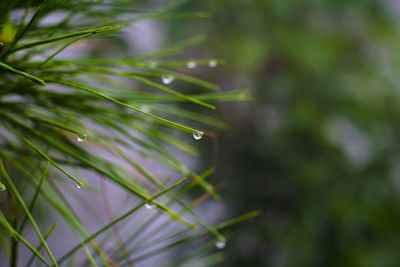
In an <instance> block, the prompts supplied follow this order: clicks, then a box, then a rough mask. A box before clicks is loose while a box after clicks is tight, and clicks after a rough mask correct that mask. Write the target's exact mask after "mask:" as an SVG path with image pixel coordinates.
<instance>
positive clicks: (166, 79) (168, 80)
mask: <svg viewBox="0 0 400 267" xmlns="http://www.w3.org/2000/svg"><path fill="white" fill-rule="evenodd" d="M161 80H162V82H163V83H164V84H170V83H172V82H173V81H174V76H172V75H165V76H162V77H161Z"/></svg>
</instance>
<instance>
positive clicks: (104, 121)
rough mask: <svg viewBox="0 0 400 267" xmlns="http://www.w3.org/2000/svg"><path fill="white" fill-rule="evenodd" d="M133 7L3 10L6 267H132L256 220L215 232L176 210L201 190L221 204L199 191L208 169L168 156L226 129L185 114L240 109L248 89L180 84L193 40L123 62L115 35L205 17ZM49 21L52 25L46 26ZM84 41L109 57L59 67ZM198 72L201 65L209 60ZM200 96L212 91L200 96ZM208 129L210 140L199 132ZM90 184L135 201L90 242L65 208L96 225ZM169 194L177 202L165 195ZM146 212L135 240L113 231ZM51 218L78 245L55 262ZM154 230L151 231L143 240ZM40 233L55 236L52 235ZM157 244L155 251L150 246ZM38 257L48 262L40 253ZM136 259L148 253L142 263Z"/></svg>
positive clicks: (17, 5)
mask: <svg viewBox="0 0 400 267" xmlns="http://www.w3.org/2000/svg"><path fill="white" fill-rule="evenodd" d="M137 2H138V1H121V0H114V1H100V0H99V1H95V0H74V1H60V0H44V1H15V0H3V1H1V3H0V12H1V13H2V16H1V17H0V29H1V30H0V171H1V172H0V173H1V175H0V181H1V183H0V188H2V189H5V188H7V189H6V190H3V191H1V192H0V203H1V209H0V223H1V225H2V227H1V228H0V237H1V238H0V245H1V248H2V249H3V252H4V253H5V254H6V255H7V256H8V258H9V262H10V266H18V265H19V264H20V263H24V264H25V263H26V264H27V266H30V265H31V264H32V262H33V261H34V259H35V257H37V258H38V260H40V261H42V262H43V263H44V264H46V265H53V266H58V265H59V264H62V263H65V262H69V264H70V265H72V266H78V265H82V266H88V264H91V265H94V266H98V265H101V266H111V265H113V266H115V264H117V263H121V264H127V265H129V266H133V265H134V264H135V263H137V262H140V261H143V260H145V259H148V258H151V257H153V256H155V255H158V254H159V253H161V252H164V251H166V250H168V249H171V248H175V247H176V246H178V245H182V244H184V243H187V242H189V241H192V240H195V239H198V238H200V237H203V236H207V235H210V234H211V235H212V236H214V237H215V238H216V239H217V240H219V241H221V240H224V237H223V235H222V234H221V230H223V229H224V228H226V227H228V226H230V225H232V224H235V223H237V222H240V221H242V220H243V219H248V218H252V217H254V216H256V215H258V213H259V212H250V213H248V214H245V215H243V216H241V217H238V218H237V219H233V220H231V221H228V222H225V223H221V224H218V225H216V226H212V225H210V224H208V223H207V222H206V221H205V220H204V219H203V218H202V217H200V216H199V215H197V213H196V212H195V211H194V208H195V206H197V205H198V204H199V203H201V201H195V202H194V203H192V204H187V203H186V202H187V201H184V200H183V199H184V198H186V196H185V195H186V194H187V193H188V192H189V191H190V190H191V189H193V188H194V187H197V186H199V187H201V188H203V190H205V191H206V192H205V196H206V197H208V196H214V197H216V198H217V197H218V195H217V194H216V192H215V189H214V186H213V185H211V184H210V183H209V182H208V181H207V180H206V178H207V177H208V176H209V175H211V174H212V170H207V171H206V172H205V173H204V174H203V175H198V174H196V172H194V171H193V170H191V169H190V168H189V167H187V166H186V165H185V164H184V163H183V162H181V160H180V159H179V158H177V157H176V156H175V154H174V153H173V152H171V147H172V148H174V149H176V150H181V151H183V152H184V153H189V154H192V155H197V154H198V151H197V149H196V147H195V146H193V142H195V141H194V140H193V139H191V138H190V137H191V135H192V133H193V134H194V133H196V134H197V135H199V136H201V135H203V134H204V136H205V138H211V137H212V136H213V133H212V127H214V129H215V128H222V127H225V124H224V123H222V122H221V121H219V120H217V119H215V118H213V117H212V116H211V117H210V116H209V115H204V114H198V113H197V112H193V111H189V110H187V109H188V108H191V107H192V106H194V105H198V106H199V107H201V109H203V110H204V111H205V110H213V109H215V104H217V103H219V102H227V101H237V100H246V99H248V98H249V95H248V91H247V90H238V91H231V92H220V91H219V88H218V86H216V85H214V84H212V83H209V82H207V81H205V80H202V79H200V78H195V77H192V76H190V75H187V74H184V69H185V66H186V64H187V62H186V61H185V60H177V59H176V58H174V57H175V56H176V55H178V54H180V53H181V52H182V51H183V50H184V49H185V48H186V47H187V46H189V45H192V44H193V43H196V42H198V41H199V40H200V39H201V38H200V39H199V38H193V39H189V40H185V41H182V42H179V43H177V44H174V45H168V46H167V47H165V48H163V49H161V50H159V51H155V52H154V53H150V54H145V55H132V54H129V55H127V54H126V53H125V52H124V46H125V44H126V43H127V40H126V37H124V35H123V30H124V29H123V27H126V28H129V27H130V26H129V25H131V24H132V23H136V22H138V21H141V20H145V19H146V20H148V19H157V20H166V19H182V18H185V19H187V18H204V17H207V16H208V14H206V13H199V12H183V13H179V12H173V10H174V9H175V8H177V7H179V6H180V5H183V4H184V3H185V2H186V1H171V2H169V3H168V4H165V5H161V6H160V7H158V8H157V9H155V10H150V9H149V7H148V6H146V5H139V4H138V3H137ZM49 18H52V19H53V20H54V19H55V22H48V21H47V22H46V19H49ZM95 38H98V39H95ZM100 38H101V39H100ZM84 40H86V41H87V42H88V43H89V44H91V41H95V42H94V43H93V44H95V45H98V46H99V47H100V48H102V49H103V51H106V52H105V53H102V54H101V55H96V56H93V55H95V53H92V55H90V53H89V52H90V50H89V51H88V53H87V54H88V55H86V56H83V57H79V58H72V57H63V58H61V57H60V55H61V53H63V52H67V51H68V50H69V49H70V48H71V47H73V46H74V45H75V44H77V43H79V42H82V41H84ZM96 41H97V42H96ZM102 42H104V43H106V44H111V47H112V50H111V51H110V49H108V48H107V45H106V44H105V45H104V47H103V44H102ZM107 49H108V50H107ZM213 60H214V59H213ZM213 62H215V64H217V63H219V64H222V63H223V61H222V60H219V61H216V60H214V61H213ZM195 63H196V64H197V65H200V66H201V65H207V64H208V63H209V60H208V59H207V60H204V59H201V60H196V61H195ZM165 77H169V79H171V77H172V78H173V79H175V81H179V82H181V83H182V84H184V85H185V86H186V87H190V88H191V92H192V93H191V94H188V93H186V92H181V90H179V88H175V87H174V86H172V87H171V85H170V84H166V85H163V84H161V83H160V81H161V80H162V79H165ZM206 90H208V91H210V92H207V93H204V91H206ZM177 104H179V105H177ZM206 127H209V128H211V129H209V130H204V128H206ZM143 159H146V160H149V161H151V164H152V165H151V166H153V167H151V170H150V168H149V166H148V164H147V165H146V164H143V163H142V162H143ZM49 166H50V167H49ZM155 166H162V168H164V169H163V170H168V171H163V172H165V173H167V174H168V175H174V176H175V177H177V178H174V179H173V181H172V182H170V183H172V185H169V186H167V184H168V181H166V178H167V177H166V176H167V175H159V174H156V172H153V170H152V169H153V168H156V167H155ZM160 168H161V167H160ZM82 173H85V175H82ZM88 173H89V174H93V173H96V174H97V176H98V177H99V179H101V180H102V181H103V182H104V181H109V182H111V183H113V184H115V185H117V186H118V187H119V188H120V189H122V190H123V191H124V192H127V193H128V196H133V197H134V199H135V200H136V204H135V205H136V206H135V207H134V208H132V209H129V211H127V212H124V213H121V212H120V214H119V215H118V217H116V218H114V217H113V216H109V217H110V218H109V220H110V222H109V223H103V225H102V227H101V228H100V230H97V231H93V230H92V229H89V227H87V225H85V224H84V223H83V219H82V218H81V214H80V213H79V212H76V211H75V208H74V207H73V205H72V204H71V203H70V202H71V196H72V197H73V198H75V199H78V200H79V202H80V203H81V205H82V206H83V207H84V208H85V209H86V212H87V213H89V214H92V216H93V218H100V217H101V216H99V215H98V214H97V212H96V211H94V210H93V209H92V208H90V206H89V205H87V204H86V201H85V200H84V199H82V197H81V196H80V195H84V194H85V193H89V191H90V192H91V193H93V192H94V193H95V192H96V191H97V190H99V189H97V188H96V187H94V186H92V185H91V183H89V182H88V180H89V179H85V177H86V174H88ZM183 177H186V178H183ZM182 178H183V179H182ZM184 182H185V184H186V185H183V183H184ZM3 184H4V185H3ZM4 186H5V187H4ZM71 187H72V188H74V189H73V190H70V189H71ZM182 187H183V189H181V188H182ZM76 188H78V189H76ZM79 189H80V190H79ZM173 189H174V191H177V190H178V191H177V192H172V190H173ZM76 191H78V192H76ZM33 192H34V193H33ZM101 192H102V194H100V195H102V196H103V198H104V200H105V203H106V206H107V205H109V202H110V200H109V199H108V193H107V190H106V189H104V188H102V191H101ZM32 194H33V197H31V195H32ZM200 200H202V199H200ZM145 205H147V206H150V207H153V208H154V209H155V210H157V213H156V214H155V215H154V216H153V217H151V218H150V220H148V221H146V222H145V223H143V224H141V226H140V227H138V228H136V230H134V229H130V231H127V232H126V233H125V232H124V237H123V238H121V237H120V236H119V228H118V227H117V225H120V224H121V222H122V221H124V222H126V221H127V220H126V219H127V218H128V217H129V218H131V217H132V216H133V215H135V214H136V213H137V212H138V211H139V209H140V208H141V207H143V206H145ZM35 207H37V208H36V209H35ZM178 208H179V209H178ZM50 210H51V211H52V213H55V214H57V216H59V217H60V218H61V220H62V221H63V222H65V223H66V224H67V225H68V227H69V228H70V230H71V231H72V233H74V234H75V236H76V239H77V241H78V244H77V245H76V246H74V247H72V248H69V250H66V251H65V254H64V255H61V256H60V255H59V254H60V253H58V254H57V255H58V256H53V254H54V251H53V249H52V247H51V246H50V245H48V243H47V241H46V240H47V239H48V238H49V237H52V236H51V235H56V233H57V228H56V225H55V224H54V217H53V216H50V215H49V214H47V213H46V211H50ZM35 211H36V212H35ZM116 213H117V212H116ZM40 214H42V215H43V214H45V216H40ZM160 219H161V220H162V221H163V222H162V223H161V224H160V223H159V220H160ZM101 220H102V219H99V221H101ZM157 220H158V221H157ZM139 221H143V220H140V219H139ZM156 221H157V222H158V228H157V230H152V236H151V237H148V238H143V236H142V235H143V233H144V232H145V231H146V230H147V231H148V227H149V226H150V225H151V224H155V222H156ZM27 222H29V224H27ZM136 222H138V220H136ZM48 224H50V225H52V226H51V227H50V228H49V227H47V225H48ZM26 225H32V226H33V227H34V230H35V232H36V234H37V236H38V237H39V239H40V242H39V243H38V245H37V246H35V245H34V243H36V242H34V241H32V240H28V239H27V238H25V237H24V229H25V226H26ZM125 225H127V224H125ZM49 229H50V230H49ZM109 230H112V231H113V232H112V233H113V234H112V236H113V238H110V237H109V233H110V232H109ZM132 230H133V231H132ZM165 231H167V233H165ZM45 232H47V234H44V233H45ZM140 236H142V237H141V239H140V242H138V241H137V240H138V238H140ZM99 237H102V239H99ZM114 238H115V239H116V241H115V242H116V246H113V247H112V248H111V249H110V248H109V244H110V239H111V240H114ZM10 240H11V241H10ZM157 240H159V241H158V242H157ZM154 241H156V243H154ZM161 241H163V242H164V243H163V245H162V246H161V247H160V246H156V245H158V244H159V243H160V242H161ZM152 242H153V243H152ZM20 243H23V244H24V245H25V246H26V247H27V248H28V249H29V250H30V251H31V253H32V257H31V258H30V259H27V258H26V257H24V258H26V259H27V261H26V262H25V261H24V260H21V257H20V254H18V253H19V252H18V251H19V249H20ZM42 247H44V248H45V250H46V253H43V252H41V248H42ZM143 248H148V249H149V250H147V251H146V252H143V251H142V250H143ZM67 249H68V248H67ZM79 249H83V250H84V252H85V254H86V256H85V257H84V258H82V257H75V258H74V256H75V252H77V251H78V250H79ZM138 251H139V253H138ZM193 253H194V256H193V257H189V258H186V259H181V261H180V263H179V264H181V265H184V264H188V262H190V261H191V260H195V261H197V262H198V263H199V262H204V266H206V265H211V264H213V263H215V262H219V261H220V260H221V259H222V258H223V257H222V254H221V253H217V254H212V253H213V252H212V250H210V249H207V250H199V252H197V249H193ZM203 256H205V257H204V259H203V258H202V257H203ZM178 260H179V259H176V262H177V261H178ZM4 262H6V261H4V260H2V264H3V263H4ZM174 262H175V261H173V262H171V265H174ZM174 266H176V265H174Z"/></svg>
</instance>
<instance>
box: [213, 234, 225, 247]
mask: <svg viewBox="0 0 400 267" xmlns="http://www.w3.org/2000/svg"><path fill="white" fill-rule="evenodd" d="M215 246H216V247H217V248H218V249H223V248H225V246H226V239H225V238H224V237H220V238H218V239H217V241H215Z"/></svg>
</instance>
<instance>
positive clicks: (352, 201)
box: [170, 0, 400, 267]
mask: <svg viewBox="0 0 400 267" xmlns="http://www.w3.org/2000/svg"><path fill="white" fill-rule="evenodd" d="M181 9H182V10H186V11H187V10H196V11H199V10H202V11H209V12H211V13H212V18H211V19H210V20H202V21H198V20H193V21H191V22H185V23H182V22H181V21H180V22H179V21H178V22H173V23H172V24H171V29H170V34H173V32H174V31H175V32H176V29H179V32H180V33H182V32H184V33H191V32H201V31H203V30H205V31H206V32H207V36H208V41H207V42H206V44H205V47H204V46H203V47H201V48H199V49H198V50H194V51H191V53H192V55H193V56H199V57H201V56H202V55H204V54H206V55H208V56H216V57H220V58H223V59H226V60H227V64H226V65H225V66H224V67H218V68H216V69H215V70H214V69H210V70H208V71H209V72H210V76H211V77H213V78H214V80H215V81H217V83H218V84H220V85H221V86H222V87H223V88H224V89H226V90H229V89H236V88H243V87H250V88H251V89H252V94H253V97H254V101H252V102H249V103H239V104H229V105H222V106H219V112H220V116H221V117H222V118H224V120H226V121H228V122H229V123H230V125H231V129H230V130H228V131H225V132H223V133H220V134H219V137H218V138H216V139H215V140H213V143H214V149H213V150H212V151H209V153H214V160H215V161H214V162H213V163H216V165H217V173H216V175H215V176H216V177H218V179H222V180H224V181H225V189H224V190H223V191H222V192H221V194H222V195H223V196H224V198H225V201H226V205H227V206H228V207H229V210H230V211H231V212H232V213H233V214H234V215H240V214H242V213H244V212H247V211H249V210H252V209H255V208H262V209H263V210H264V213H263V215H262V216H261V217H259V218H257V219H253V220H252V221H249V222H246V223H243V224H241V225H239V226H237V227H236V228H235V231H234V232H233V238H232V239H231V240H229V242H228V245H227V248H226V250H225V253H226V262H225V263H223V264H222V265H221V266H363V267H364V266H380V267H384V266H400V253H399V250H400V199H399V189H400V165H399V164H400V146H399V145H400V143H399V140H400V127H399V121H400V101H399V100H400V98H399V92H400V91H399V89H400V88H399V85H400V83H399V81H398V80H399V79H398V67H399V64H398V62H399V51H400V31H399V26H400V24H399V23H400V19H399V17H400V16H399V15H400V2H398V1H390V0H388V1H381V0H380V1H377V0H335V1H333V0H326V1H323V0H304V1H292V0H235V1H228V0H219V1H192V2H190V3H188V4H186V5H184V6H182V8H181ZM210 161H211V160H210ZM207 164H210V162H206V163H204V166H207ZM208 166H209V165H208Z"/></svg>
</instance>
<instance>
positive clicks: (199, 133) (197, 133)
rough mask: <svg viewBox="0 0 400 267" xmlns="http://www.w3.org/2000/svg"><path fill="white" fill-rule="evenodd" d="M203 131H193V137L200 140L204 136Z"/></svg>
mask: <svg viewBox="0 0 400 267" xmlns="http://www.w3.org/2000/svg"><path fill="white" fill-rule="evenodd" d="M203 134H204V133H203V132H202V131H193V138H194V139H196V140H200V139H201V138H202V137H203Z"/></svg>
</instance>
